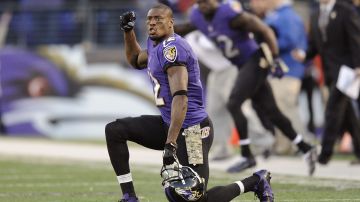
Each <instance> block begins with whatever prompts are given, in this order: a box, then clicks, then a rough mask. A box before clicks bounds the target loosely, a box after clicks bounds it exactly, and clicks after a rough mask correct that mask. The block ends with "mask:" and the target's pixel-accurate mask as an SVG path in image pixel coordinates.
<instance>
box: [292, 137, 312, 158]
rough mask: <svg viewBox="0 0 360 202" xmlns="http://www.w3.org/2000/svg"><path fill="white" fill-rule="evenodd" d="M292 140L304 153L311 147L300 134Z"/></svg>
mask: <svg viewBox="0 0 360 202" xmlns="http://www.w3.org/2000/svg"><path fill="white" fill-rule="evenodd" d="M292 142H293V144H296V145H297V146H298V147H299V149H300V150H301V152H302V153H304V154H305V153H306V152H308V151H309V150H310V149H311V146H310V145H309V144H307V143H306V142H304V140H303V138H302V136H301V135H300V134H298V135H297V136H296V137H295V139H294V140H293V141H292Z"/></svg>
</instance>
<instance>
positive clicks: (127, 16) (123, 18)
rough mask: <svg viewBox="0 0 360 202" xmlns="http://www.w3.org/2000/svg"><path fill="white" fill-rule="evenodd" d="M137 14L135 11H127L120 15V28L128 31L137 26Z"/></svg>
mask: <svg viewBox="0 0 360 202" xmlns="http://www.w3.org/2000/svg"><path fill="white" fill-rule="evenodd" d="M135 20H136V15H135V12H134V11H127V12H125V13H123V14H122V15H120V28H121V30H123V31H125V32H128V31H131V30H132V29H133V28H134V26H135Z"/></svg>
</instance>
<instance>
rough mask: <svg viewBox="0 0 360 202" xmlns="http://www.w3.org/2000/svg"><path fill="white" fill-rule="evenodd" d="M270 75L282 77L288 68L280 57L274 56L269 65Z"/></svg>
mask: <svg viewBox="0 0 360 202" xmlns="http://www.w3.org/2000/svg"><path fill="white" fill-rule="evenodd" d="M270 68H271V69H270V70H271V75H272V76H273V77H276V78H279V79H280V78H282V77H283V76H284V75H285V73H286V72H288V71H289V68H288V67H287V65H286V64H285V63H284V61H283V60H282V59H281V58H275V60H274V63H273V65H272V66H271V67H270Z"/></svg>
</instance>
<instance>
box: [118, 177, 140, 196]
mask: <svg viewBox="0 0 360 202" xmlns="http://www.w3.org/2000/svg"><path fill="white" fill-rule="evenodd" d="M117 180H118V182H119V184H120V187H121V191H122V193H123V194H125V193H128V194H129V196H130V197H131V196H136V194H135V189H134V185H133V182H132V181H133V180H132V176H131V173H128V174H125V175H119V176H117Z"/></svg>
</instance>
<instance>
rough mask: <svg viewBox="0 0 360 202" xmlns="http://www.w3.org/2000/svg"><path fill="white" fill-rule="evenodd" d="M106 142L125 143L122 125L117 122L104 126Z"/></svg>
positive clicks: (124, 132)
mask: <svg viewBox="0 0 360 202" xmlns="http://www.w3.org/2000/svg"><path fill="white" fill-rule="evenodd" d="M105 136H106V141H113V140H117V141H119V140H120V141H126V137H125V136H126V131H125V127H124V125H123V123H122V122H121V121H119V120H117V121H114V122H111V123H108V124H106V126H105Z"/></svg>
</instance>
